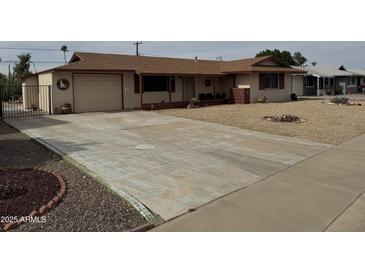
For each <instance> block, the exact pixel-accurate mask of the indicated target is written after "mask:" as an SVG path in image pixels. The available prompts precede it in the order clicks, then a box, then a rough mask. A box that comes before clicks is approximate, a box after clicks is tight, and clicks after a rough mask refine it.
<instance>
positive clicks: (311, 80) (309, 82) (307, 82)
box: [305, 76, 314, 88]
mask: <svg viewBox="0 0 365 274" xmlns="http://www.w3.org/2000/svg"><path fill="white" fill-rule="evenodd" d="M305 87H306V88H313V87H314V77H312V76H309V77H305Z"/></svg>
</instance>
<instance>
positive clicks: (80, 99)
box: [73, 74, 123, 112]
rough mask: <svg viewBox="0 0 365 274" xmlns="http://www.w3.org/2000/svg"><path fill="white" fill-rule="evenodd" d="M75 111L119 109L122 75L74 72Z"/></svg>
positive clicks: (120, 106)
mask: <svg viewBox="0 0 365 274" xmlns="http://www.w3.org/2000/svg"><path fill="white" fill-rule="evenodd" d="M73 81H74V108H75V112H90V111H110V110H121V109H122V108H123V107H122V106H123V102H122V77H121V75H110V74H108V75H105V74H74V78H73Z"/></svg>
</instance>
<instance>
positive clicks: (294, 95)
mask: <svg viewBox="0 0 365 274" xmlns="http://www.w3.org/2000/svg"><path fill="white" fill-rule="evenodd" d="M290 99H291V100H292V101H298V96H297V95H296V94H295V93H292V94H290Z"/></svg>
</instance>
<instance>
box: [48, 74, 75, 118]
mask: <svg viewBox="0 0 365 274" xmlns="http://www.w3.org/2000/svg"><path fill="white" fill-rule="evenodd" d="M59 79H66V80H68V82H69V83H70V87H69V88H68V89H66V90H60V89H59V88H58V87H57V81H58V80H59ZM52 80H53V81H52V89H53V90H52V110H53V112H54V113H60V111H61V107H62V106H63V105H64V104H66V103H67V104H71V106H72V109H74V102H73V86H72V85H73V83H72V73H71V72H54V73H53V79H52Z"/></svg>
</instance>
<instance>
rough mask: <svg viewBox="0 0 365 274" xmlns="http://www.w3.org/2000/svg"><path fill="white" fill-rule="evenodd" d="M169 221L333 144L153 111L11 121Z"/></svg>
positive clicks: (120, 192) (117, 190) (114, 188)
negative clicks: (170, 115)
mask: <svg viewBox="0 0 365 274" xmlns="http://www.w3.org/2000/svg"><path fill="white" fill-rule="evenodd" d="M8 121H9V123H11V124H13V125H14V126H16V127H17V128H19V129H22V130H23V131H24V132H25V133H27V134H29V135H31V136H32V137H34V138H38V139H39V140H41V141H42V142H44V143H46V144H48V145H50V146H51V147H52V148H55V150H57V151H59V152H62V153H65V154H66V155H68V156H69V157H71V158H72V159H73V160H75V161H77V162H78V163H80V164H81V165H83V166H85V167H86V168H87V169H89V170H90V171H92V172H93V173H94V174H97V175H98V176H100V177H102V178H103V179H104V181H105V182H106V184H107V185H108V186H109V187H110V188H111V189H113V190H114V191H116V192H118V193H119V194H120V195H122V196H124V197H125V195H129V197H133V198H135V199H137V200H138V201H140V202H141V203H142V204H143V205H145V206H146V207H148V208H149V209H150V210H152V211H153V212H154V213H155V214H158V215H159V216H160V217H162V218H163V219H164V220H170V219H172V218H174V217H177V216H179V215H181V214H183V213H186V212H187V211H189V210H194V209H196V208H198V207H201V206H203V205H205V204H207V203H209V202H211V201H212V200H215V199H217V198H219V197H222V196H225V195H227V194H229V193H232V192H234V191H237V190H239V189H243V188H245V187H247V186H249V185H252V184H255V183H257V182H259V181H262V180H264V179H265V178H267V177H269V176H271V175H273V174H276V173H277V172H279V171H281V170H284V169H287V168H288V167H290V166H292V165H294V164H296V163H298V162H300V161H303V160H305V159H307V158H309V157H311V156H313V155H316V154H318V153H320V152H322V151H324V150H326V149H328V148H329V147H330V146H329V145H325V144H318V143H313V142H309V141H304V140H300V139H295V138H287V137H282V136H275V135H270V134H266V133H258V132H253V131H248V130H242V129H238V128H234V127H228V126H223V125H218V124H213V123H206V122H201V121H193V120H188V119H182V118H176V117H168V116H164V115H159V114H156V113H153V112H144V111H137V112H122V113H121V112H119V113H90V114H72V115H59V116H45V117H29V118H14V119H8Z"/></svg>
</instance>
